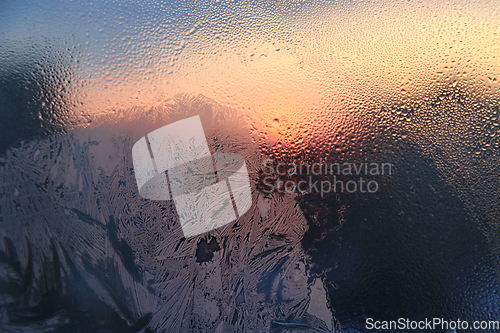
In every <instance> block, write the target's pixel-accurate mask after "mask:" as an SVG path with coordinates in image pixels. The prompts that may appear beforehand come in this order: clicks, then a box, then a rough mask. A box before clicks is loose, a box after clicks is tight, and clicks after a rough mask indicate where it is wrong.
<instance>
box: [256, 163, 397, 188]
mask: <svg viewBox="0 0 500 333" xmlns="http://www.w3.org/2000/svg"><path fill="white" fill-rule="evenodd" d="M392 172H393V165H392V164H391V163H369V162H366V161H365V162H361V163H348V162H343V163H338V162H333V161H329V160H328V158H325V159H323V158H320V159H319V160H318V161H317V162H314V163H304V162H302V163H296V162H289V163H285V162H278V163H275V162H274V161H273V160H272V159H265V160H264V161H263V175H264V177H263V179H262V185H263V190H262V191H263V192H264V193H273V192H279V193H301V194H319V195H321V196H322V197H323V196H324V195H326V194H328V193H346V192H347V193H355V192H360V193H375V192H377V191H378V190H379V183H378V181H377V179H378V177H381V176H390V175H392Z"/></svg>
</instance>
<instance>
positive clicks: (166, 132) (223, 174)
mask: <svg viewBox="0 0 500 333" xmlns="http://www.w3.org/2000/svg"><path fill="white" fill-rule="evenodd" d="M132 159H133V163H134V172H135V178H136V182H137V188H138V190H139V194H140V196H141V197H142V198H144V199H149V200H173V201H174V203H175V208H176V210H177V214H178V216H179V220H180V224H181V228H182V232H183V234H184V236H185V237H186V238H187V237H193V236H196V235H199V234H202V233H205V232H208V231H210V230H214V229H217V228H219V227H221V226H223V225H226V224H228V223H230V222H232V221H234V220H236V219H237V218H239V217H240V216H241V215H243V214H244V213H246V212H247V211H248V210H249V208H250V206H251V204H252V194H251V189H250V182H249V177H248V171H247V167H246V164H245V160H244V159H243V157H242V156H240V155H237V154H231V153H223V154H220V153H216V154H211V153H210V151H209V147H208V143H207V140H206V137H205V133H204V131H203V126H202V123H201V120H200V117H199V116H194V117H190V118H186V119H183V120H180V121H177V122H174V123H172V124H168V125H165V126H163V127H161V128H159V129H156V130H154V131H152V132H150V133H148V134H146V135H145V136H144V137H142V138H141V139H139V140H138V141H137V142H136V143H135V144H134V146H133V147H132Z"/></svg>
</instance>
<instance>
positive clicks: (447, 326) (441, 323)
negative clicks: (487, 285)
mask: <svg viewBox="0 0 500 333" xmlns="http://www.w3.org/2000/svg"><path fill="white" fill-rule="evenodd" d="M365 324H366V325H365V327H366V329H367V330H377V331H380V330H396V329H397V330H449V331H453V332H455V331H457V330H469V329H473V330H497V331H498V330H499V329H500V321H499V320H482V321H479V320H476V321H473V322H471V323H469V322H468V321H467V320H460V319H456V320H446V319H444V318H432V319H428V318H425V319H424V320H418V321H417V320H411V319H408V318H399V319H398V320H374V319H373V318H366V321H365Z"/></svg>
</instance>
